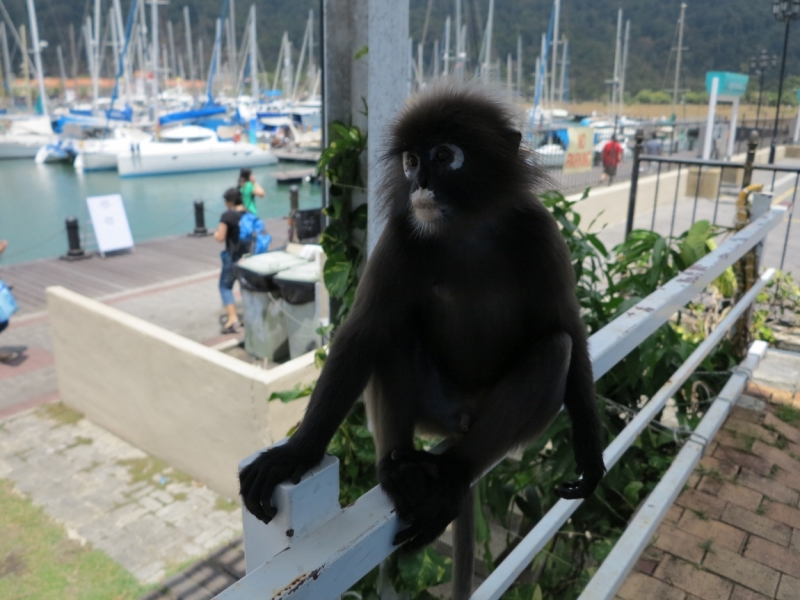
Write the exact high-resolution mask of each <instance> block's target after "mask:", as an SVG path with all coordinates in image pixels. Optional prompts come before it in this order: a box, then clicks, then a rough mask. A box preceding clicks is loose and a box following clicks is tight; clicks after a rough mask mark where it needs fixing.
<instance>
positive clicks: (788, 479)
mask: <svg viewBox="0 0 800 600" xmlns="http://www.w3.org/2000/svg"><path fill="white" fill-rule="evenodd" d="M772 478H773V479H774V480H775V481H777V482H778V483H781V484H783V485H785V486H786V487H789V488H792V489H793V490H797V491H800V475H797V474H796V473H790V472H788V471H784V470H783V469H778V470H777V472H775V474H774V475H773V476H772Z"/></svg>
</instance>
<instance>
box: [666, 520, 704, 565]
mask: <svg viewBox="0 0 800 600" xmlns="http://www.w3.org/2000/svg"><path fill="white" fill-rule="evenodd" d="M653 540H654V542H653V545H654V546H655V547H656V548H659V549H661V550H664V551H665V552H669V553H670V554H673V555H674V556H678V557H680V558H683V559H684V560H688V561H689V562H693V563H697V564H700V563H701V562H702V560H703V555H704V554H705V550H703V549H702V548H701V547H700V545H701V544H702V543H703V542H704V541H705V540H703V539H702V538H699V537H696V536H694V535H692V534H691V533H687V532H685V531H682V530H680V529H677V528H676V527H672V526H671V525H666V524H662V525H661V527H659V528H658V530H657V531H656V535H655V536H654V537H653Z"/></svg>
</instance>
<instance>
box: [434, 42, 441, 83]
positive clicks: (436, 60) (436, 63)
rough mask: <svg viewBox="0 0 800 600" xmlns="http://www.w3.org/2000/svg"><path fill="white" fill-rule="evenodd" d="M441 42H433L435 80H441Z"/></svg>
mask: <svg viewBox="0 0 800 600" xmlns="http://www.w3.org/2000/svg"><path fill="white" fill-rule="evenodd" d="M439 73H440V71H439V40H438V39H436V40H434V41H433V78H434V80H436V79H439Z"/></svg>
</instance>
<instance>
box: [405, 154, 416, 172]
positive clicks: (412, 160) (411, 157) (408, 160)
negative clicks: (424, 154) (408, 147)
mask: <svg viewBox="0 0 800 600" xmlns="http://www.w3.org/2000/svg"><path fill="white" fill-rule="evenodd" d="M403 162H404V163H405V167H406V168H407V169H416V168H417V167H418V166H419V157H418V156H417V155H416V154H411V152H406V153H404V156H403Z"/></svg>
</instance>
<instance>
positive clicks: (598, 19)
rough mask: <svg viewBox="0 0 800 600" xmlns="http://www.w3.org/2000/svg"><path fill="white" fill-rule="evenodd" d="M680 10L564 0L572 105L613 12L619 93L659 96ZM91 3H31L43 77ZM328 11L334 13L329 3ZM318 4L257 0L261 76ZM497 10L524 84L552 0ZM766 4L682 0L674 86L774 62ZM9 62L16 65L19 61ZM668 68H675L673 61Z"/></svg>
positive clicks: (199, 5) (587, 81)
mask: <svg viewBox="0 0 800 600" xmlns="http://www.w3.org/2000/svg"><path fill="white" fill-rule="evenodd" d="M3 1H4V3H5V5H6V8H7V9H8V11H9V13H10V15H11V18H12V20H13V21H14V23H15V24H17V25H19V24H20V23H23V22H26V21H27V14H26V11H25V0H3ZM121 1H122V9H123V12H124V14H127V9H128V5H129V0H121ZM235 1H236V15H237V16H236V25H237V29H238V31H237V34H239V35H241V32H242V29H243V27H244V24H245V21H246V19H247V11H248V10H249V8H250V4H251V2H246V1H245V0H235ZM428 1H429V0H411V35H412V37H413V38H414V39H415V42H419V40H420V39H421V37H422V30H423V25H424V22H425V14H426V9H427V7H428ZM463 3H464V17H465V23H466V25H467V28H468V44H469V46H470V48H471V50H472V53H473V55H474V54H476V53H477V52H476V47H477V46H478V45H479V44H480V36H481V35H482V28H483V26H484V24H485V22H486V17H487V10H488V4H489V0H463ZM680 3H681V0H562V9H561V17H562V18H561V31H562V32H563V34H564V35H566V36H567V37H568V38H569V40H570V82H571V89H572V97H573V98H576V99H595V98H600V97H601V96H602V95H603V93H604V84H603V81H604V80H605V79H608V78H610V77H611V73H612V69H613V60H614V36H615V28H616V20H617V9H618V8H620V7H621V8H622V9H623V10H624V11H625V19H630V20H631V41H630V58H629V70H628V85H627V90H628V91H629V92H631V93H632V94H635V93H636V92H637V91H638V90H640V89H643V88H648V89H654V90H655V89H662V87H663V86H664V82H665V80H666V87H668V88H670V89H671V85H672V84H671V81H672V73H671V72H670V73H669V74H668V75H666V77H665V70H666V68H667V61H668V59H669V54H670V52H669V50H670V47H671V46H672V45H673V43H674V42H673V40H674V36H675V31H676V23H677V20H678V15H679V12H680ZM93 4H94V2H93V0H37V11H38V13H39V26H40V30H41V37H42V38H43V39H46V40H48V42H49V44H50V47H49V49H48V50H46V51H45V64H46V69H47V71H48V73H50V74H53V75H55V74H56V73H57V66H56V65H57V63H56V59H55V46H56V45H57V44H61V45H62V46H63V49H64V52H65V58H66V61H67V64H68V70H69V63H70V54H69V50H68V48H69V37H68V31H67V27H68V24H69V23H73V24H74V26H75V29H76V34H78V37H79V33H80V23H81V22H82V20H83V19H85V16H86V15H87V14H92V11H93ZM110 4H111V3H110V0H103V13H104V14H106V13H107V10H108V7H109V6H110ZM184 4H187V5H188V6H189V7H190V10H191V18H192V27H193V34H194V35H195V39H197V36H202V37H203V39H204V44H205V47H206V52H207V54H209V55H210V48H211V45H212V42H213V32H214V20H215V19H216V18H217V17H218V16H219V12H220V10H221V6H222V1H221V0H186V1H185V2H181V1H176V0H172V1H171V2H170V4H169V5H168V6H166V7H164V8H162V14H164V15H166V17H167V18H168V19H171V20H172V21H173V23H174V29H175V37H176V45H178V47H179V48H183V47H184V46H183V17H182V10H183V5H184ZM332 4H333V5H334V6H335V4H336V2H335V0H332ZM320 5H321V3H320V2H319V1H318V0H257V2H256V10H257V14H258V37H259V46H260V49H261V53H262V56H263V58H264V61H265V63H266V66H267V69H270V70H271V69H274V64H275V61H276V60H277V54H278V49H279V45H280V38H281V35H282V33H283V31H285V30H288V31H289V36H290V38H291V39H292V41H293V42H294V45H295V48H296V49H298V50H299V46H300V43H301V41H302V36H303V31H304V29H305V23H306V18H307V15H308V10H309V9H310V8H313V9H314V10H315V15H316V16H315V18H316V19H317V23H318V22H319V13H320ZM495 6H496V8H495V11H496V12H495V27H494V39H495V44H494V45H495V49H496V55H497V57H499V58H501V59H502V64H503V68H505V57H506V55H507V54H508V53H512V54H513V55H516V46H517V36H518V35H522V39H523V54H524V56H523V65H524V71H525V76H526V78H527V79H528V80H529V81H528V82H527V85H528V86H529V85H530V80H532V70H533V65H534V61H535V58H536V56H537V55H538V54H539V44H540V39H541V34H542V32H544V31H545V29H546V27H547V24H548V21H549V16H550V11H551V8H552V0H495ZM771 6H772V2H771V0H696V1H694V2H691V0H690V1H689V2H688V7H687V9H686V28H685V34H684V47H685V48H688V50H687V51H686V52H685V54H684V60H683V65H684V70H683V73H684V75H685V77H683V78H682V79H683V81H682V86H683V87H687V88H691V89H695V90H700V89H702V88H703V86H704V84H703V81H704V79H703V78H704V74H705V72H706V71H707V70H710V69H719V70H741V69H742V68H746V66H747V61H748V58H749V57H750V55H751V54H753V52H755V50H756V48H757V47H758V48H760V47H766V48H767V49H768V50H769V51H770V52H775V53H777V54H778V55H780V52H781V49H782V43H783V26H782V24H779V23H777V22H775V21H774V20H773V18H772V14H771ZM453 13H454V0H433V3H432V10H431V17H430V22H429V28H428V31H427V36H426V53H427V58H428V59H429V58H430V54H431V52H432V45H433V41H434V40H435V39H437V38H441V37H442V31H443V27H444V21H445V18H446V17H447V15H448V14H453ZM148 15H149V6H148ZM165 37H166V36H165ZM165 37H164V38H162V39H165ZM317 39H319V38H317ZM81 48H82V44H81ZM17 58H18V57H17ZM401 58H402V57H398V59H401ZM473 58H474V56H473ZM15 62H16V64H18V63H19V61H18V60H17V61H15ZM206 64H208V57H206ZM670 64H671V65H674V55H673V58H672V61H671V63H670ZM79 70H80V71H85V58H82V59H81V60H80V67H79ZM787 73H788V74H800V23H797V24H796V25H795V27H794V32H793V35H791V36H790V41H789V59H788V66H787ZM771 78H772V79H773V80H774V79H776V78H777V73H773V74H772V75H771Z"/></svg>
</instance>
